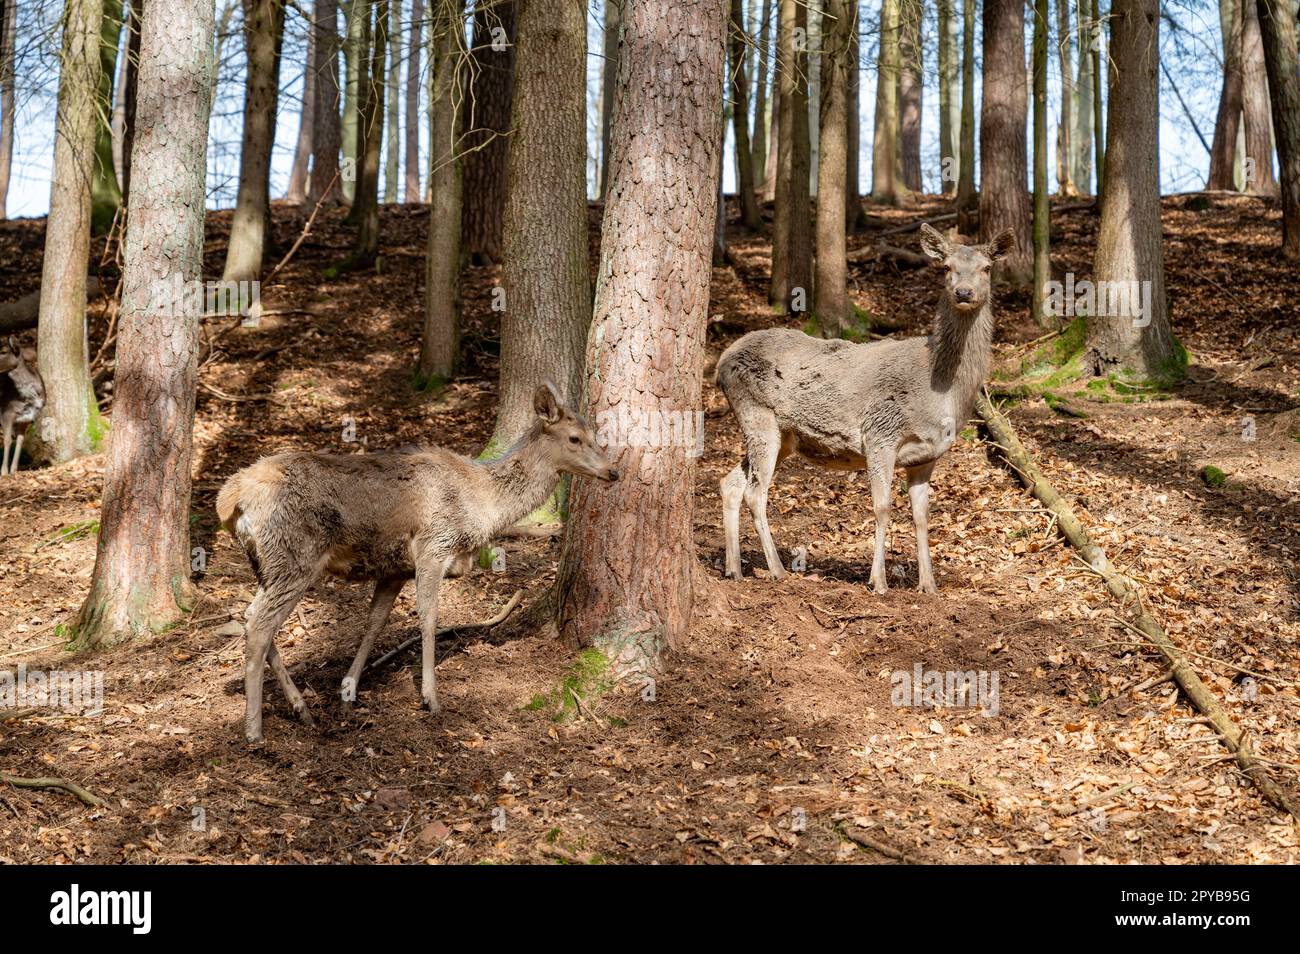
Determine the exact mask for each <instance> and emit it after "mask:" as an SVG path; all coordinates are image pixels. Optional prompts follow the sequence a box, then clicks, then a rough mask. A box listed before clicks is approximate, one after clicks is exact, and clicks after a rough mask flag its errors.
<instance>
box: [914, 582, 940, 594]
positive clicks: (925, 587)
mask: <svg viewBox="0 0 1300 954" xmlns="http://www.w3.org/2000/svg"><path fill="white" fill-rule="evenodd" d="M916 589H917V591H918V592H920V593H929V594H931V595H934V594H936V593H938V592H939V588H938V587H937V586H935V585H934V583H933V582H931V583H922V584H921V585H920V586H918V587H917V588H916Z"/></svg>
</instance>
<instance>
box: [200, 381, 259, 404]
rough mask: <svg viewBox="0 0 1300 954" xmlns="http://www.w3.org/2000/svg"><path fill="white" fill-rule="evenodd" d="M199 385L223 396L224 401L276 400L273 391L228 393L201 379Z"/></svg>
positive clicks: (211, 392)
mask: <svg viewBox="0 0 1300 954" xmlns="http://www.w3.org/2000/svg"><path fill="white" fill-rule="evenodd" d="M199 387H201V388H203V390H205V391H207V392H208V393H210V394H213V395H215V396H216V397H219V398H221V400H223V401H234V402H236V403H238V402H240V401H274V400H275V394H274V393H273V392H271V391H267V392H265V393H263V394H227V393H226V392H225V391H222V390H220V389H218V388H215V387H213V386H212V385H211V384H208V383H207V382H206V381H200V382H199Z"/></svg>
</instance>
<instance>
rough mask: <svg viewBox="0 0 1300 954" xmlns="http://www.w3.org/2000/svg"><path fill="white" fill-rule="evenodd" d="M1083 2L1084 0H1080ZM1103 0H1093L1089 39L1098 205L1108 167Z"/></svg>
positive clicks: (1093, 142)
mask: <svg viewBox="0 0 1300 954" xmlns="http://www.w3.org/2000/svg"><path fill="white" fill-rule="evenodd" d="M1079 2H1080V3H1083V0H1079ZM1100 4H1101V0H1092V24H1091V30H1090V33H1091V36H1090V38H1089V40H1088V45H1089V48H1090V49H1091V50H1092V145H1093V156H1094V157H1095V158H1094V162H1093V168H1094V169H1096V170H1097V205H1098V206H1101V205H1103V204H1104V202H1103V196H1102V170H1103V169H1105V168H1106V127H1105V117H1104V114H1103V113H1102V109H1101V88H1102V86H1103V85H1104V82H1103V81H1104V78H1105V76H1106V74H1105V73H1103V72H1102V69H1101V50H1102V45H1103V43H1104V36H1105V33H1104V31H1103V30H1102V21H1101V13H1100Z"/></svg>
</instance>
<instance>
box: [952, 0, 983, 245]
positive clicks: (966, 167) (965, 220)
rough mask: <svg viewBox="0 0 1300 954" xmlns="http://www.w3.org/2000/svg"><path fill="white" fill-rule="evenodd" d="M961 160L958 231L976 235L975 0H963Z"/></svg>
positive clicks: (977, 202) (958, 192) (958, 186)
mask: <svg viewBox="0 0 1300 954" xmlns="http://www.w3.org/2000/svg"><path fill="white" fill-rule="evenodd" d="M960 140H961V143H960V148H961V160H960V161H959V163H958V165H959V167H960V173H959V176H958V180H957V203H956V204H957V231H958V232H960V233H961V234H962V235H968V236H973V235H976V234H977V233H978V231H979V229H978V227H977V225H976V223H975V221H974V219H975V213H976V212H977V211H978V210H979V196H977V195H976V194H975V0H963V3H962V27H961V135H960Z"/></svg>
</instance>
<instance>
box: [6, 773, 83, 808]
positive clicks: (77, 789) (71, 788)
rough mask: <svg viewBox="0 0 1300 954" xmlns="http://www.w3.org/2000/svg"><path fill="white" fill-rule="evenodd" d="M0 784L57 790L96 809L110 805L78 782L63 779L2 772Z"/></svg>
mask: <svg viewBox="0 0 1300 954" xmlns="http://www.w3.org/2000/svg"><path fill="white" fill-rule="evenodd" d="M0 782H3V783H4V784H6V785H12V786H13V787H14V788H57V789H60V790H61V791H64V792H67V793H68V794H70V795H75V796H77V798H79V799H81V801H82V802H83V803H85V804H87V805H91V806H93V807H95V808H107V807H108V803H107V802H105V801H104V800H103V799H102V798H100V797H99V796H98V795H94V794H91V793H90V792H88V791H86V790H85V789H84V788H82V787H81V786H80V785H78V784H77V783H76V782H69V781H66V780H65V779H61V778H21V777H19V776H17V775H5V774H4V773H3V772H0Z"/></svg>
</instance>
